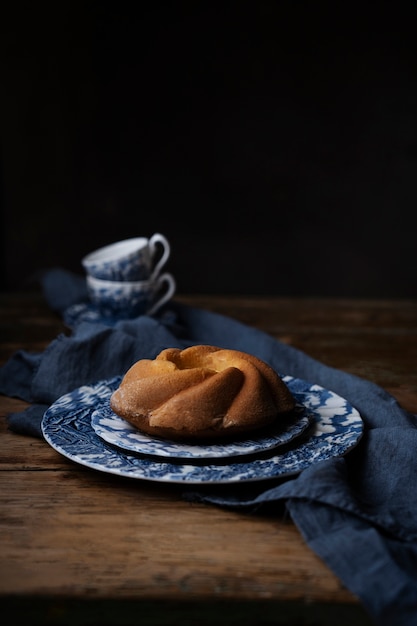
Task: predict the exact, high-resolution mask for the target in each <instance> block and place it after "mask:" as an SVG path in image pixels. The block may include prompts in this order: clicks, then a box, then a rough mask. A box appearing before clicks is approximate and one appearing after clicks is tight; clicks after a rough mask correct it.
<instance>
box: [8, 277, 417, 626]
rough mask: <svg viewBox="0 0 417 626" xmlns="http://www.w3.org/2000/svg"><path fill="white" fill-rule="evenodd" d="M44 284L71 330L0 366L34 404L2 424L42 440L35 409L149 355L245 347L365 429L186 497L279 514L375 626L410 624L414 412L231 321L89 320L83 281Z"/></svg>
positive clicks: (415, 521) (204, 314) (416, 494)
mask: <svg viewBox="0 0 417 626" xmlns="http://www.w3.org/2000/svg"><path fill="white" fill-rule="evenodd" d="M42 286H43V290H44V295H45V298H46V301H47V302H48V304H49V306H50V307H51V308H52V309H53V310H55V311H57V312H59V313H60V314H61V315H62V316H63V319H64V320H67V323H69V324H70V325H72V328H71V333H70V335H64V334H62V335H60V336H58V337H57V338H55V339H54V340H53V341H52V342H51V343H50V345H49V346H48V347H47V349H46V350H45V351H44V352H42V353H33V354H29V353H27V352H25V351H23V350H20V351H18V352H16V353H15V354H14V355H12V356H11V358H10V359H9V361H8V362H7V363H6V364H5V365H4V366H3V367H2V368H1V369H0V393H2V394H4V395H8V396H12V397H18V398H21V399H23V400H26V401H28V402H31V403H32V405H31V406H30V407H29V408H28V409H27V410H26V411H23V412H20V413H17V414H13V415H10V416H9V418H8V423H9V428H10V429H11V430H14V431H15V432H17V433H22V434H26V435H31V436H38V437H42V433H41V429H40V424H41V420H42V416H43V413H44V412H45V410H46V408H47V407H48V406H50V405H51V404H52V403H53V402H54V401H55V400H56V399H57V398H59V397H60V396H61V395H63V394H65V393H68V392H70V391H72V390H73V389H75V388H77V387H79V386H81V385H84V384H88V383H93V382H96V381H99V380H105V379H108V378H112V377H113V376H116V375H122V374H124V373H125V372H126V371H127V369H128V368H129V367H130V366H131V365H132V364H133V363H134V362H135V361H136V360H138V359H141V358H155V356H156V355H157V354H158V353H159V352H160V351H161V350H162V349H164V348H166V347H178V348H185V347H187V346H189V345H193V344H211V345H217V346H220V347H224V348H231V349H236V350H243V351H245V352H249V353H251V354H254V355H255V356H258V357H259V358H261V359H263V360H264V361H266V362H267V363H269V364H270V365H271V366H272V367H273V368H274V369H275V370H276V371H277V372H279V373H281V374H287V375H290V376H293V377H296V378H301V379H304V380H307V381H310V382H312V383H316V384H319V385H321V386H323V387H324V388H326V389H330V390H332V391H333V392H335V393H336V394H338V395H340V396H342V397H343V398H346V399H347V400H348V401H349V402H350V404H351V405H353V406H354V407H355V408H356V409H357V410H358V411H359V412H360V414H361V417H362V419H363V421H364V434H363V436H362V438H361V440H360V442H359V443H358V445H357V446H356V447H355V448H354V449H353V450H351V451H350V452H349V453H348V454H346V455H345V456H344V457H340V458H333V459H329V460H326V461H322V462H319V463H316V464H313V465H311V466H310V467H309V468H307V469H305V470H304V471H302V472H301V473H300V474H299V475H297V476H295V477H291V478H288V479H287V480H281V481H278V483H277V484H273V485H271V483H270V482H269V481H265V482H262V481H260V482H259V483H254V484H251V485H250V486H248V487H247V488H246V487H245V486H244V485H243V486H242V485H240V486H239V485H238V486H235V487H233V486H232V487H230V488H226V489H223V488H219V487H216V486H211V487H210V486H209V485H208V486H204V488H203V487H202V488H201V489H200V488H199V489H195V488H194V489H191V488H190V489H186V490H185V492H184V494H183V495H184V498H185V499H187V500H193V501H199V502H204V503H207V504H210V505H213V506H220V507H227V508H230V509H233V510H237V511H239V510H240V511H245V512H248V511H250V512H252V513H253V514H256V513H257V512H258V511H262V510H265V509H268V508H271V507H272V508H273V507H274V506H277V507H284V508H285V509H286V511H287V512H288V513H289V514H290V515H291V518H292V520H293V521H294V523H295V524H296V526H297V527H298V529H299V531H300V532H301V534H302V536H303V537H304V539H305V541H306V542H307V544H308V545H309V546H310V548H311V549H312V550H314V552H315V553H316V554H317V555H318V556H319V557H320V558H321V559H322V560H323V561H324V562H325V563H326V564H327V565H328V567H329V568H330V569H331V570H332V571H333V572H334V573H335V574H336V575H337V576H338V577H339V579H340V580H341V581H342V583H343V584H344V585H345V586H346V587H347V588H348V589H349V590H350V591H351V592H353V593H354V594H355V595H356V596H357V597H358V598H359V599H360V601H361V602H362V604H363V606H364V608H365V610H366V611H367V613H368V614H369V616H370V619H371V620H372V622H373V623H374V624H376V625H377V626H415V625H416V624H417V487H416V485H417V417H416V416H415V415H412V414H410V413H408V412H407V411H405V410H404V409H402V408H401V407H400V406H399V404H398V403H397V401H396V400H395V398H394V397H392V396H391V395H390V394H388V393H387V392H386V391H384V390H383V389H382V388H381V387H379V386H377V385H375V384H374V383H372V382H370V381H367V380H364V379H361V378H359V377H356V376H353V375H351V374H347V373H345V372H342V371H340V370H337V369H335V368H331V367H328V366H326V365H325V364H323V363H320V362H319V361H317V360H315V359H312V358H311V357H310V356H308V355H307V354H305V353H303V352H302V351H300V350H298V349H296V348H293V347H292V346H288V345H286V344H284V343H282V342H280V341H278V340H276V339H274V338H273V337H271V336H269V335H268V334H266V333H264V332H262V331H260V330H257V329H255V328H252V327H250V326H248V325H245V324H242V323H241V322H238V321H237V320H234V319H231V318H229V317H226V316H223V315H219V314H215V313H211V312H209V311H205V310H202V309H198V308H194V307H190V306H187V305H184V304H181V303H178V302H175V301H172V302H170V303H169V304H167V305H165V307H164V308H163V309H161V311H160V312H159V314H158V315H157V316H155V317H148V316H140V317H138V318H136V319H133V320H103V319H100V317H99V316H92V315H91V308H89V304H88V296H87V292H86V289H85V281H84V279H83V278H82V277H79V276H76V275H73V274H71V273H69V272H66V271H65V270H61V269H59V268H58V269H56V270H52V271H50V272H48V273H46V275H45V276H44V277H43V282H42ZM74 307H75V308H76V309H77V307H78V309H77V311H78V314H77V316H74V315H73V311H74ZM83 307H84V308H83ZM69 312H70V313H71V314H70V315H69ZM69 320H70V321H69Z"/></svg>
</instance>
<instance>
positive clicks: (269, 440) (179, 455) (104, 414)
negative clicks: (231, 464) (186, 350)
mask: <svg viewBox="0 0 417 626" xmlns="http://www.w3.org/2000/svg"><path fill="white" fill-rule="evenodd" d="M312 421H313V415H312V414H309V413H308V411H307V409H306V408H305V407H304V406H302V405H299V407H297V410H296V411H294V412H293V413H291V414H290V415H288V416H282V417H281V418H280V420H279V423H278V424H277V425H276V426H274V427H273V428H267V429H265V430H262V432H260V433H259V434H258V436H255V437H253V436H252V437H251V438H247V439H238V440H235V441H228V442H227V443H205V444H204V445H199V444H196V443H192V444H187V443H179V442H175V441H169V440H167V439H159V438H156V437H151V436H150V435H147V434H146V433H142V432H140V431H139V430H138V429H137V428H135V427H134V426H132V424H129V422H126V420H124V419H122V418H121V417H119V416H118V415H116V414H115V413H114V412H113V411H112V410H111V408H110V405H105V406H101V407H100V409H97V410H96V411H93V414H92V416H91V425H92V427H93V428H94V430H95V432H96V433H97V435H99V437H102V439H104V440H105V441H108V442H109V443H112V444H113V445H115V446H118V447H119V448H123V449H125V450H131V451H133V452H138V453H139V454H149V455H154V456H162V457H171V458H174V459H175V458H176V459H207V458H214V459H220V458H223V457H233V456H243V455H245V454H255V453H257V452H262V451H263V450H271V449H272V448H276V447H278V446H280V445H284V444H285V443H289V442H290V441H292V440H293V439H295V437H298V436H299V435H301V434H302V433H303V432H304V431H305V430H306V428H307V427H308V426H310V424H311V422H312Z"/></svg>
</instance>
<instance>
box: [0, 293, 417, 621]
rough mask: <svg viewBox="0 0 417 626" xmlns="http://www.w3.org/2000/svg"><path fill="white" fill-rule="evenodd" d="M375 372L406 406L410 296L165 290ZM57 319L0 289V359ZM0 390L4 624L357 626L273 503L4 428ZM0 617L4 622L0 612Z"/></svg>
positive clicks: (414, 340) (31, 346) (36, 300)
mask: <svg viewBox="0 0 417 626" xmlns="http://www.w3.org/2000/svg"><path fill="white" fill-rule="evenodd" d="M178 300H180V301H182V302H185V303H187V304H190V305H192V306H197V307H201V308H205V309H208V310H211V311H215V312H217V313H220V314H224V315H228V316H231V317H234V318H236V319H239V320H241V321H242V322H244V323H246V324H249V325H251V326H255V327H257V328H260V329H262V330H264V331H266V332H268V333H270V334H271V335H273V336H274V337H276V338H279V339H280V340H282V341H284V342H286V343H288V344H291V345H293V346H296V347H298V348H300V349H302V350H304V351H305V352H306V353H308V354H309V355H310V356H312V357H314V358H317V359H319V360H320V361H322V362H324V363H327V364H328V365H331V366H334V367H338V368H341V369H343V370H345V371H348V372H351V373H353V374H356V375H358V376H362V377H365V378H367V379H370V380H373V381H374V382H376V383H378V384H380V385H381V386H382V387H384V388H385V389H387V390H388V391H390V392H391V393H392V394H393V395H394V396H395V397H396V398H397V399H398V401H399V402H400V403H401V405H402V406H403V407H404V408H406V409H407V410H409V411H412V412H417V367H416V365H417V302H413V301H364V300H359V301H355V300H332V299H285V298H245V297H234V298H227V297H213V296H207V297H203V296H199V297H192V296H178ZM61 332H64V333H68V332H69V331H68V330H67V329H66V328H65V327H64V326H63V325H62V323H61V321H60V319H59V318H58V317H57V316H56V315H54V314H53V313H52V312H51V311H50V310H49V309H48V308H47V306H46V305H45V303H44V302H43V300H42V297H41V296H40V295H39V294H38V293H26V294H1V295H0V345H1V347H0V363H4V362H5V361H6V360H7V358H8V357H9V356H11V354H12V353H13V352H14V351H15V350H18V349H22V348H23V349H26V350H35V351H38V350H43V349H44V348H45V347H46V346H47V345H48V343H49V342H50V341H51V340H52V339H54V338H55V337H56V335H57V334H59V333H61ZM25 406H26V404H25V403H24V402H22V401H21V400H18V399H13V398H7V397H4V396H0V430H1V434H0V469H1V471H0V483H1V484H0V511H1V513H0V597H1V602H2V606H3V607H4V615H6V617H7V619H9V620H13V621H10V622H7V624H8V623H13V624H19V623H22V624H36V625H38V624H39V625H40V624H59V625H61V624H62V625H63V624H100V625H103V626H105V625H106V624H115V625H116V624H117V625H118V626H123V625H124V624H126V625H130V624H136V623H140V624H181V625H185V626H186V625H187V624H198V625H201V626H204V624H211V623H213V624H214V623H216V624H240V625H243V626H244V625H249V624H256V625H257V626H261V624H293V625H295V624H310V625H313V624H316V625H318V624H335V623H338V625H341V626H342V625H344V624H352V623H355V625H360V624H370V623H371V622H370V620H369V618H368V617H367V615H366V612H365V611H364V609H363V607H362V606H361V604H360V603H359V602H358V600H357V598H355V597H354V596H353V595H352V594H351V593H350V592H349V591H348V590H347V589H345V588H344V587H343V585H342V584H341V582H340V581H339V580H338V579H337V578H336V577H335V576H334V574H333V573H332V572H331V571H330V570H329V569H328V568H327V567H326V566H325V565H324V563H323V562H322V561H321V560H320V559H319V558H318V557H317V556H316V555H315V554H314V553H313V552H312V551H311V550H310V549H309V548H308V547H307V546H306V544H305V543H304V541H303V539H302V537H301V535H300V533H299V532H298V530H297V528H296V527H295V526H294V525H293V523H292V522H291V520H290V519H289V518H288V516H287V515H286V514H285V511H284V510H281V509H279V510H278V509H277V510H275V511H269V512H268V513H264V514H242V513H238V512H234V511H228V510H223V509H221V508H217V507H215V506H209V505H204V504H199V503H191V502H187V501H185V500H184V498H183V488H182V487H181V486H179V485H163V484H159V483H158V484H156V483H151V482H146V481H140V480H133V479H125V478H119V477H117V476H110V475H107V474H103V473H100V472H97V471H94V470H90V469H89V468H85V467H82V466H79V465H77V464H75V463H73V462H71V461H69V460H67V459H66V458H64V457H62V456H61V455H59V454H58V453H57V452H56V451H54V450H53V449H52V448H51V447H49V445H48V444H46V443H45V442H44V441H43V440H40V439H35V438H31V437H27V436H22V435H17V434H15V433H12V432H10V431H9V430H8V428H7V422H6V415H7V414H8V413H10V412H13V411H17V410H21V409H22V408H24V407H25ZM3 623H5V622H3Z"/></svg>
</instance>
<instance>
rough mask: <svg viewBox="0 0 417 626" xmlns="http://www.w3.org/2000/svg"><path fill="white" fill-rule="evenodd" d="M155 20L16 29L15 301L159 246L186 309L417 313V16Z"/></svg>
mask: <svg viewBox="0 0 417 626" xmlns="http://www.w3.org/2000/svg"><path fill="white" fill-rule="evenodd" d="M149 4H150V5H151V6H150V8H149V7H148V6H147V5H148V3H126V4H124V3H106V2H104V3H103V2H100V3H99V2H97V3H88V2H87V3H80V5H81V6H82V7H83V8H82V9H79V10H75V9H74V3H71V2H69V1H67V2H59V3H50V4H49V5H48V7H47V8H46V7H43V8H42V7H41V8H39V6H38V3H33V4H29V3H28V8H26V9H22V8H21V7H20V6H18V7H17V8H11V9H9V12H8V15H7V17H6V18H5V19H3V20H2V24H1V29H2V33H1V36H2V43H3V46H4V54H3V62H4V68H3V72H2V75H3V77H4V79H3V90H2V101H3V102H2V111H3V112H2V144H3V150H2V163H1V168H2V192H3V193H2V212H3V215H2V220H3V246H2V248H3V258H2V287H3V288H4V289H13V288H15V287H18V288H21V287H24V286H28V285H30V284H33V282H34V281H36V280H37V277H38V276H39V272H40V271H42V270H43V269H47V268H49V267H55V266H61V267H65V268H67V269H70V270H73V271H76V272H80V273H82V267H81V264H80V259H81V257H82V256H83V255H84V254H86V253H87V252H89V251H91V250H93V249H95V248H96V247H98V246H101V245H104V244H107V243H110V242H112V241H115V240H118V239H122V238H126V237H131V236H136V235H145V236H149V235H151V234H152V233H153V232H155V231H159V232H163V233H164V234H165V235H167V236H168V238H169V239H170V241H171V244H172V258H171V260H170V262H169V266H168V267H169V269H170V270H171V271H172V272H173V273H174V274H175V276H176V278H177V282H178V290H179V291H181V292H183V293H186V292H187V293H192V292H196V293H209V292H219V293H243V294H278V295H319V296H320V295H323V296H327V295H342V296H359V297H417V276H416V260H415V226H414V224H415V212H416V208H417V57H416V53H415V21H414V19H413V16H412V14H411V13H410V14H408V15H407V14H406V13H400V11H399V10H398V8H397V9H395V13H394V8H393V7H394V4H390V8H389V9H388V8H387V6H388V5H385V8H384V6H382V7H379V6H378V4H377V3H375V4H374V8H373V10H372V11H371V10H369V12H368V13H366V11H364V10H363V9H361V11H360V12H359V11H358V10H354V8H352V7H351V5H350V3H328V4H326V3H320V2H319V3H317V2H307V3H300V2H279V1H276V2H273V1H267V0H261V1H257V2H244V1H243V2H218V3H216V2H191V1H190V2H184V1H183V2H156V3H149ZM337 4H343V5H345V7H344V9H342V10H341V9H340V6H339V8H338V9H337V10H335V9H334V8H331V7H334V5H337ZM365 4H366V3H365ZM324 7H325V8H324Z"/></svg>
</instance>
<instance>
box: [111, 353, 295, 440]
mask: <svg viewBox="0 0 417 626" xmlns="http://www.w3.org/2000/svg"><path fill="white" fill-rule="evenodd" d="M110 406H111V408H112V410H113V411H114V412H115V413H117V415H119V416H120V417H122V418H123V419H125V420H126V421H128V422H129V423H131V424H133V425H134V426H136V427H137V428H138V429H139V430H141V431H143V432H145V433H148V434H151V435H155V436H158V437H164V438H167V439H172V440H191V441H193V440H196V439H199V440H201V439H211V440H212V439H214V438H221V437H223V438H224V437H230V436H232V435H233V436H236V435H239V434H242V433H246V432H249V431H253V430H255V429H259V428H261V427H264V426H267V425H269V424H272V423H273V422H275V420H277V419H278V418H279V416H280V415H281V414H286V413H288V412H290V411H292V410H293V409H294V408H295V400H294V398H293V396H292V394H291V392H290V390H289V389H288V387H287V386H286V384H285V383H284V382H283V381H282V380H281V378H280V377H279V376H278V374H277V373H276V372H275V371H274V370H273V369H272V368H271V367H270V366H269V365H268V364H267V363H265V362H264V361H261V360H260V359H258V358H257V357H255V356H252V355H250V354H246V353H245V352H239V351H237V350H228V349H223V348H218V347H215V346H206V345H195V346H191V347H190V348H186V349H184V350H180V349H178V348H167V349H165V350H162V352H160V353H159V354H158V356H157V357H156V358H155V359H154V360H150V359H142V360H139V361H137V362H136V363H135V364H134V365H132V367H131V368H130V369H129V370H128V371H127V372H126V374H125V376H124V377H123V379H122V381H121V383H120V386H119V387H118V388H117V389H116V390H115V391H114V392H113V394H112V395H111V398H110Z"/></svg>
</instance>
